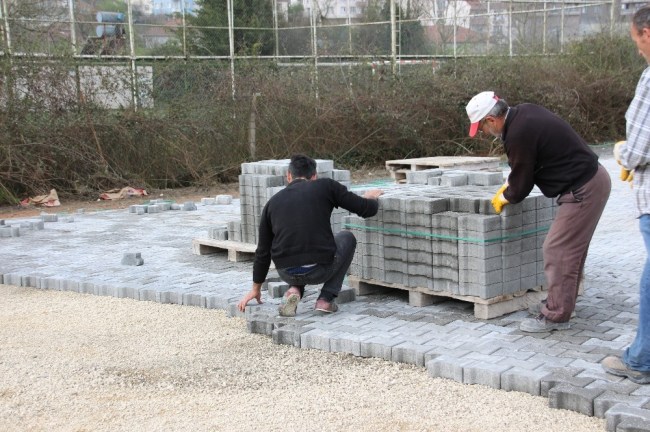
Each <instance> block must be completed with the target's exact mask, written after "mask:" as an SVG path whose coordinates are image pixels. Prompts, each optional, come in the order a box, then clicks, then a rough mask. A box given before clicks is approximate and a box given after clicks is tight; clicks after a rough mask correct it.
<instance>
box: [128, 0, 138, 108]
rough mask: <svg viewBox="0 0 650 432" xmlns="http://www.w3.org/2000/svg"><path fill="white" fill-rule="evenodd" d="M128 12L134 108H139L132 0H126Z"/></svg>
mask: <svg viewBox="0 0 650 432" xmlns="http://www.w3.org/2000/svg"><path fill="white" fill-rule="evenodd" d="M126 12H127V15H128V19H129V50H130V56H131V95H132V97H133V109H134V110H135V111H137V110H138V105H139V101H138V71H137V68H136V65H135V39H134V35H133V5H132V4H131V0H127V1H126Z"/></svg>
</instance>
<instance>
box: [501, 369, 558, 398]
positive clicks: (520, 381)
mask: <svg viewBox="0 0 650 432" xmlns="http://www.w3.org/2000/svg"><path fill="white" fill-rule="evenodd" d="M547 375H548V370H547V369H545V368H541V369H537V370H529V369H523V368H512V369H508V370H507V371H505V372H503V373H502V374H501V389H502V390H506V391H519V392H523V393H528V394H531V395H533V396H539V395H540V392H541V381H542V378H543V377H545V376H547Z"/></svg>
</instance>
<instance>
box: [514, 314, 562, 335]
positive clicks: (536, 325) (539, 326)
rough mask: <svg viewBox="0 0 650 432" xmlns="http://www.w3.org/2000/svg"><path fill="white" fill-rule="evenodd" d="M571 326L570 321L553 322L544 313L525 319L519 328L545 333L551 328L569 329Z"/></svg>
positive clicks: (524, 330)
mask: <svg viewBox="0 0 650 432" xmlns="http://www.w3.org/2000/svg"><path fill="white" fill-rule="evenodd" d="M570 327H571V323H570V322H568V321H567V322H561V323H558V322H553V321H549V320H547V319H546V317H545V316H544V315H542V314H539V315H538V316H537V318H529V319H525V320H523V321H522V322H521V325H520V326H519V330H521V331H523V332H528V333H543V332H549V331H551V330H568V329H569V328H570Z"/></svg>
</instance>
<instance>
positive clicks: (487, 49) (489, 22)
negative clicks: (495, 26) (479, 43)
mask: <svg viewBox="0 0 650 432" xmlns="http://www.w3.org/2000/svg"><path fill="white" fill-rule="evenodd" d="M486 19H487V37H486V38H485V44H486V46H485V53H486V54H489V53H490V35H491V34H492V14H491V13H490V0H488V2H487V17H486Z"/></svg>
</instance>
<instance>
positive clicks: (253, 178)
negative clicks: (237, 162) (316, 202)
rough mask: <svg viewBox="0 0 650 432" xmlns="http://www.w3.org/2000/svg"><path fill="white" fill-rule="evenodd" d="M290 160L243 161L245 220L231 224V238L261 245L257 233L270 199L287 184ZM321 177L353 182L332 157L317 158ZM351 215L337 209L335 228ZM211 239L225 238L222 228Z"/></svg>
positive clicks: (241, 181)
mask: <svg viewBox="0 0 650 432" xmlns="http://www.w3.org/2000/svg"><path fill="white" fill-rule="evenodd" d="M289 162H290V161H289V159H282V160H263V161H259V162H250V163H243V164H242V165H241V172H242V173H241V175H240V176H239V197H240V207H241V221H231V222H229V223H228V228H227V235H226V236H225V237H226V238H227V239H228V240H232V241H236V242H242V243H250V244H257V233H258V228H259V223H260V216H261V215H262V210H263V209H264V206H265V205H266V203H267V202H268V200H269V199H271V197H272V196H273V195H275V194H276V193H278V192H279V191H280V190H282V189H284V187H285V186H286V185H287V171H288V168H289ZM316 171H317V174H318V178H331V179H334V180H336V181H338V182H340V183H342V184H344V185H346V186H349V184H350V171H347V170H338V169H334V162H333V161H331V160H322V159H318V160H316ZM347 214H348V212H347V211H345V210H343V209H334V212H333V213H332V229H333V230H334V232H338V231H340V230H341V229H342V227H343V217H344V216H346V215H347ZM209 235H210V237H211V238H215V239H223V237H224V234H223V233H222V232H220V230H218V229H213V230H210V232H209Z"/></svg>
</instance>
